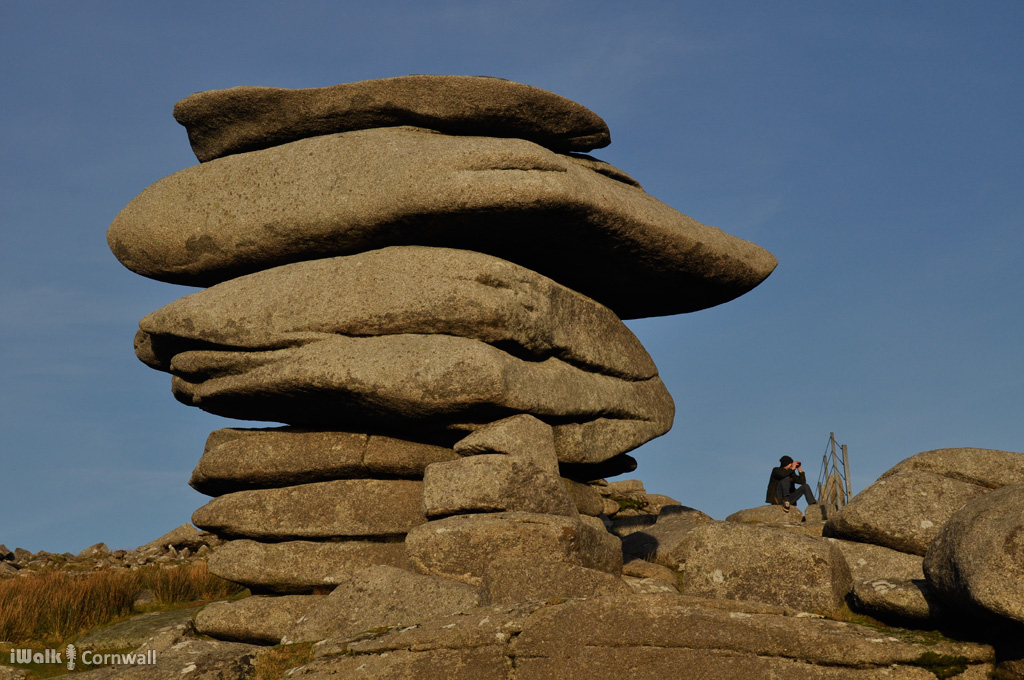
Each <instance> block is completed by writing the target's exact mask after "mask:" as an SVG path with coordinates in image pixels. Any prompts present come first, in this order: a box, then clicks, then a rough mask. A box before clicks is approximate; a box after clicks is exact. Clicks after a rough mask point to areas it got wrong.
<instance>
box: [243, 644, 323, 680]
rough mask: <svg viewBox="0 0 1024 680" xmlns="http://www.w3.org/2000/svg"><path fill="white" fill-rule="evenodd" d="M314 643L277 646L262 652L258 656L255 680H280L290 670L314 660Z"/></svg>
mask: <svg viewBox="0 0 1024 680" xmlns="http://www.w3.org/2000/svg"><path fill="white" fill-rule="evenodd" d="M313 645H314V643H312V642H300V643H296V644H293V645H276V646H274V647H269V648H267V649H263V650H260V652H259V654H258V655H257V656H256V677H255V678H254V679H253V680H278V678H280V677H282V676H284V674H285V673H287V672H288V671H289V670H291V669H293V668H298V667H299V666H302V665H303V664H307V663H309V662H310V661H312V660H313Z"/></svg>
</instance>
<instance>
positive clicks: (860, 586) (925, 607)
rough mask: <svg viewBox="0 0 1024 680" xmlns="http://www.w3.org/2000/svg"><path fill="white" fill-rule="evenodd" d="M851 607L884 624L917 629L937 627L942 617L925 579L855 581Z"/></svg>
mask: <svg viewBox="0 0 1024 680" xmlns="http://www.w3.org/2000/svg"><path fill="white" fill-rule="evenodd" d="M850 608H851V609H853V610H854V611H858V612H862V613H864V614H869V615H870V616H872V617H873V618H876V619H880V620H882V621H889V622H893V623H902V624H908V625H915V626H924V625H927V624H931V625H936V624H937V621H938V619H939V618H940V617H941V608H940V607H939V606H938V603H937V602H936V601H935V596H934V595H932V594H931V592H930V589H929V588H928V584H927V583H926V582H925V581H924V579H914V580H900V579H868V580H863V579H860V580H855V581H854V582H853V592H852V595H851V597H850Z"/></svg>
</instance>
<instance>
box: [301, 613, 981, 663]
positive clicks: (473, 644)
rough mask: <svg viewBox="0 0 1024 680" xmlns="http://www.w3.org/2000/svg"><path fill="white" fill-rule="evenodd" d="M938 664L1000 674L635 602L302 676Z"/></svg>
mask: <svg viewBox="0 0 1024 680" xmlns="http://www.w3.org/2000/svg"><path fill="white" fill-rule="evenodd" d="M730 605H731V606H730ZM928 653H934V654H944V655H949V656H957V657H960V658H961V663H962V664H963V666H964V667H965V674H964V675H963V676H962V677H964V678H965V680H966V679H967V678H970V679H971V680H980V679H981V678H983V677H985V674H986V673H988V672H990V671H991V670H992V667H993V666H992V662H993V658H994V653H993V650H992V648H991V647H988V646H985V645H978V644H968V643H950V642H940V643H938V644H935V645H932V644H923V643H921V642H916V641H913V640H912V637H911V636H904V637H902V638H897V637H892V636H888V637H886V636H884V635H883V636H880V634H879V632H878V631H877V629H873V628H868V627H865V626H858V625H854V624H849V623H841V622H837V621H830V620H826V619H820V618H798V617H795V616H792V613H791V612H788V611H786V610H784V609H781V608H774V609H773V608H769V607H759V606H757V605H753V604H749V603H724V602H718V601H712V600H703V599H699V598H687V597H683V596H679V595H629V596H614V597H600V598H592V599H587V600H570V601H567V602H564V603H562V604H541V603H529V604H519V605H502V606H496V607H483V608H480V609H477V610H473V611H470V612H466V613H464V614H460V615H454V616H449V617H444V618H438V619H436V620H433V621H430V622H425V623H423V624H421V625H418V626H415V627H410V628H406V629H402V630H392V631H389V632H387V633H385V634H383V635H380V636H377V637H374V638H372V639H365V640H354V641H349V642H344V641H341V640H328V641H327V642H326V643H325V644H323V645H321V646H319V647H318V650H317V652H316V655H315V658H314V660H313V661H312V662H310V663H308V664H306V665H305V666H304V667H303V668H302V669H300V670H298V671H296V672H295V673H294V674H293V675H292V677H298V678H303V679H304V680H313V679H319V678H327V677H358V674H360V673H364V674H366V676H367V677H374V678H389V679H390V678H401V677H415V678H417V679H419V680H434V679H438V680H440V679H444V680H450V679H452V678H455V679H457V680H462V679H465V680H470V679H471V678H472V679H474V680H475V679H478V678H479V679H484V680H490V679H492V678H493V679H500V680H510V679H511V678H520V679H522V678H530V679H531V680H549V679H550V680H554V679H555V678H558V679H562V678H570V679H579V680H592V679H593V678H613V677H614V678H630V679H632V680H663V679H664V678H675V677H694V678H696V677H700V678H708V679H711V680H718V679H721V680H734V679H736V678H769V677H778V678H782V677H785V678H800V679H820V680H831V679H835V680H882V679H883V678H885V679H888V680H893V679H895V680H934V677H935V676H934V675H933V674H932V673H931V672H930V671H928V670H926V669H924V668H921V667H920V666H919V664H921V663H922V661H921V660H922V658H927V656H926V655H927V654H928ZM357 669H358V670H357ZM683 669H684V670H683ZM681 672H683V675H680V673H681ZM334 673H336V675H332V674H334ZM403 673H405V675H403Z"/></svg>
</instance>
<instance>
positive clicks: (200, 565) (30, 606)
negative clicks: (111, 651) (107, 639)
mask: <svg viewBox="0 0 1024 680" xmlns="http://www.w3.org/2000/svg"><path fill="white" fill-rule="evenodd" d="M143 589H149V590H151V591H152V592H153V594H154V596H155V603H154V604H155V607H154V608H157V607H159V605H170V604H177V603H182V602H195V601H203V600H218V599H225V598H228V597H231V596H232V595H235V594H236V593H238V592H239V591H240V590H242V587H241V586H239V585H237V584H234V583H231V582H229V581H225V580H224V579H222V578H219V577H217V576H214V575H213V574H210V573H209V571H207V569H206V562H203V561H199V562H194V563H193V564H191V565H182V566H175V567H170V568H160V567H148V568H143V569H138V570H135V571H131V570H127V569H123V570H115V571H107V570H105V571H96V572H90V573H84V574H77V573H70V572H67V571H45V572H40V573H38V574H34V575H32V576H27V577H22V578H15V579H8V580H6V581H2V582H0V640H6V641H8V642H11V643H36V642H42V643H46V642H50V643H61V642H67V641H69V640H73V639H75V638H77V637H78V636H79V635H81V634H82V633H84V632H86V631H89V630H91V629H93V628H97V627H99V626H102V625H105V624H108V623H111V622H113V621H115V620H117V619H119V618H123V617H125V616H128V615H130V614H132V613H134V612H135V611H136V608H135V599H136V597H137V596H138V594H139V593H140V592H141V591H142V590H143Z"/></svg>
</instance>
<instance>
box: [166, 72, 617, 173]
mask: <svg viewBox="0 0 1024 680" xmlns="http://www.w3.org/2000/svg"><path fill="white" fill-rule="evenodd" d="M174 117H175V119H177V121H178V122H179V123H181V124H182V125H184V126H185V129H186V130H187V131H188V139H189V142H191V143H192V150H193V151H195V154H196V158H198V159H199V160H200V161H209V160H212V159H214V158H219V157H220V156H225V155H228V154H233V153H240V152H244V151H253V150H256V149H265V148H267V147H269V146H275V145H278V144H284V143H286V142H291V141H294V140H296V139H302V138H303V137H312V136H316V135H325V134H331V133H334V132H345V131H348V130H360V129H364V128H376V127H392V126H396V125H416V126H418V127H423V128H430V129H432V130H439V131H441V132H445V133H448V134H456V135H480V136H485V137H519V138H522V139H528V140H530V141H532V142H536V143H538V144H541V145H543V146H546V147H549V148H551V149H554V150H556V151H589V150H591V149H594V148H598V147H602V146H608V144H609V143H610V142H611V137H610V135H609V133H608V126H607V125H606V124H605V122H604V121H603V120H601V118H600V117H598V116H597V114H595V113H594V112H592V111H590V110H589V109H587V108H585V107H583V106H581V105H579V104H577V103H576V102H574V101H570V100H569V99H566V98H565V97H561V96H559V95H557V94H554V93H553V92H548V91H547V90H542V89H540V88H537V87H531V86H530V85H523V84H521V83H516V82H513V81H511V80H503V79H500V78H487V77H483V76H434V75H415V76H401V77H398V78H381V79H378V80H363V81H360V82H356V83H342V84H341V85H334V86H331V87H318V88H308V89H302V90H291V89H284V88H278V87H233V88H230V89H227V90H209V91H206V92H197V93H196V94H193V95H191V96H189V97H186V98H185V99H182V100H181V101H180V102H178V103H177V104H176V105H175V106H174Z"/></svg>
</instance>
